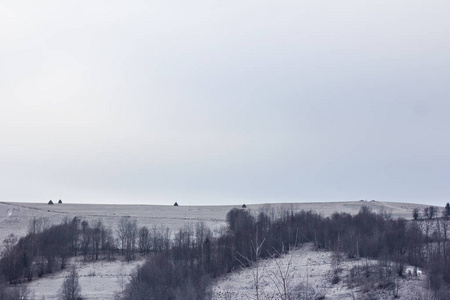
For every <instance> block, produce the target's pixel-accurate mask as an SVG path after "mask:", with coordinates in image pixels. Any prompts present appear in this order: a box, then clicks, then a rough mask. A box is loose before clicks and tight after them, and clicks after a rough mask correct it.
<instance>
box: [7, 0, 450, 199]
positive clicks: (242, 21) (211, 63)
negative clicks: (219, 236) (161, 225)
mask: <svg viewBox="0 0 450 300" xmlns="http://www.w3.org/2000/svg"><path fill="white" fill-rule="evenodd" d="M449 14H450V3H449V2H448V1H440V0H437V1H433V2H432V3H430V2H429V1H428V2H427V1H376V2H375V1H369V2H361V1H356V0H346V1H331V0H323V1H244V2H242V1H225V2H224V1H188V2H186V1H138V0H133V1H127V2H123V1H62V2H61V1H44V2H42V1H41V2H36V1H8V0H7V1H2V3H1V4H0V66H1V68H0V99H1V100H0V101H1V109H0V140H1V144H0V145H1V146H0V182H2V184H1V186H2V188H1V191H2V192H1V195H0V198H1V200H3V201H32V202H34V201H47V200H48V199H56V198H59V197H62V198H63V199H66V201H70V202H98V203H100V202H107V203H148V204H164V203H167V204H171V203H173V202H174V201H178V202H179V203H180V204H229V203H242V202H246V203H256V202H282V201H331V200H334V201H338V200H358V199H376V200H380V201H382V200H386V201H406V202H421V203H430V204H435V205H444V203H445V202H447V201H448V198H449V192H450V188H449V185H448V179H449V177H450V142H449V139H448V137H447V136H448V132H449V129H450V120H449V117H448V116H449V115H450V101H449V99H448V96H449V95H450V93H449V92H450V86H449V84H448V82H449V79H450V57H449V56H448V53H450V40H449V39H448V36H450V20H449V19H448V15H449Z"/></svg>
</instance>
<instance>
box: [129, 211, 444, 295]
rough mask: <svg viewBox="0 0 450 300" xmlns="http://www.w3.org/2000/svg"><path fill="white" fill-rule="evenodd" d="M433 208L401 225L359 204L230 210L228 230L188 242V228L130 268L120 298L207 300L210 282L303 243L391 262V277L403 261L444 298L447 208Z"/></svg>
mask: <svg viewBox="0 0 450 300" xmlns="http://www.w3.org/2000/svg"><path fill="white" fill-rule="evenodd" d="M447 207H448V205H447ZM432 210H433V211H436V213H435V214H433V216H432V217H427V218H426V219H420V220H419V219H417V220H412V221H411V220H410V221H408V220H405V219H401V218H399V219H393V218H392V217H391V215H390V213H388V212H386V211H382V212H378V213H375V212H372V211H371V210H370V209H369V208H368V207H366V206H363V207H362V208H361V209H360V211H359V213H358V214H356V215H350V214H348V213H334V214H333V215H331V216H329V217H323V216H322V215H320V214H318V213H316V212H313V211H300V212H294V211H292V210H290V211H289V210H286V211H285V212H284V213H283V214H282V215H281V216H280V217H279V218H276V219H274V218H272V217H270V216H269V214H267V213H265V212H260V213H259V214H257V215H253V214H252V213H251V212H250V211H249V210H247V209H237V208H235V209H232V210H231V211H229V212H228V214H227V216H226V220H227V224H228V230H227V231H226V232H224V233H223V234H221V235H220V236H212V235H211V234H210V231H209V230H208V229H206V230H205V231H204V232H206V233H207V234H206V235H202V234H199V233H197V232H202V231H197V230H196V231H195V238H192V237H193V232H194V231H192V228H187V229H186V228H185V229H180V231H179V232H178V233H177V235H176V236H175V239H174V242H173V244H172V247H171V249H170V250H168V251H164V252H161V253H160V254H159V255H158V256H155V257H154V258H153V259H149V260H148V262H147V263H145V264H144V265H143V266H142V267H141V268H140V269H138V270H137V271H136V273H135V274H134V275H133V276H132V279H131V282H130V283H129V284H128V287H127V289H126V290H125V293H124V295H123V299H127V300H140V299H181V298H182V299H208V298H209V297H210V292H209V290H208V283H209V282H210V279H211V278H214V277H216V276H219V275H220V274H224V273H227V272H232V271H233V270H235V269H238V268H241V267H242V266H250V265H251V264H252V262H256V261H257V260H258V259H264V258H274V257H276V256H278V255H280V254H286V253H288V252H289V251H290V250H291V249H293V248H295V247H297V246H298V245H300V244H302V243H305V242H310V243H314V245H315V246H316V248H317V249H325V250H329V251H334V252H335V253H340V254H342V253H345V254H346V255H347V256H348V257H349V258H362V257H366V258H373V259H378V260H380V261H392V262H395V263H396V264H397V266H398V267H397V269H396V272H397V275H398V276H405V265H406V264H409V265H412V266H415V267H417V268H423V269H425V270H426V271H427V274H428V280H429V281H428V283H429V288H430V289H431V290H432V291H434V292H435V296H436V299H448V297H449V295H450V293H449V289H450V251H449V250H450V249H449V245H448V235H449V233H450V232H449V224H450V210H448V209H446V210H444V213H443V214H442V216H438V214H437V211H438V210H437V209H435V208H433V209H432ZM426 211H428V212H429V211H430V208H427V209H425V212H426ZM428 216H430V214H428ZM429 224H433V225H429ZM208 233H209V234H208ZM200 236H205V238H204V239H202V238H199V237H200ZM177 295H183V297H178V296H177Z"/></svg>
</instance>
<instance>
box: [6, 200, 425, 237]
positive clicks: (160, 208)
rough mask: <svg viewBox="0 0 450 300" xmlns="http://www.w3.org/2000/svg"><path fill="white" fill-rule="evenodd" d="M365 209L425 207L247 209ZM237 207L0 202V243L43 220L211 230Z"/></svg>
mask: <svg viewBox="0 0 450 300" xmlns="http://www.w3.org/2000/svg"><path fill="white" fill-rule="evenodd" d="M363 205H366V206H368V207H370V208H371V209H372V210H373V211H376V212H378V211H380V210H385V211H387V212H390V213H391V214H392V216H393V217H394V218H397V217H402V218H407V219H410V218H411V217H412V211H413V209H414V208H415V207H418V208H419V209H423V207H425V206H426V205H420V204H410V203H394V202H378V201H348V202H324V203H288V204H286V203H284V204H283V203H277V204H251V205H247V209H250V210H252V211H254V212H258V211H265V212H266V213H268V214H269V215H270V214H273V215H274V216H275V217H276V216H277V215H278V214H280V213H281V212H283V211H286V210H294V211H300V210H302V209H303V210H313V211H316V212H319V213H321V214H323V215H324V216H329V215H331V214H332V213H334V212H347V213H351V214H356V213H358V211H359V209H360V208H361V206H363ZM234 207H238V208H240V207H241V206H240V205H225V206H182V205H180V206H177V207H174V206H170V205H107V204H72V203H63V204H57V203H55V204H53V205H48V204H47V203H12V202H0V241H3V240H4V238H5V237H6V236H8V235H9V234H10V233H14V234H15V235H17V236H18V237H21V236H24V235H25V234H26V233H27V229H28V224H29V221H30V220H31V219H32V218H33V217H35V218H45V219H46V220H48V223H49V225H51V224H59V223H61V222H62V221H63V220H64V219H69V220H70V219H72V218H73V217H75V216H79V217H81V218H83V219H86V220H88V221H93V220H97V219H100V220H102V222H103V223H104V224H105V225H106V227H111V228H112V229H115V227H116V226H117V224H118V222H119V220H120V218H121V217H124V216H126V217H130V218H135V219H136V220H137V221H138V225H139V226H144V225H145V226H147V227H149V228H151V227H153V226H154V225H156V226H158V227H159V226H164V227H169V228H170V229H172V230H177V229H179V228H181V227H183V226H185V225H187V224H195V223H196V222H198V221H202V222H204V223H205V225H207V226H208V227H209V228H210V229H211V230H218V229H220V228H221V227H223V226H225V217H226V214H227V212H228V211H230V209H232V208H234Z"/></svg>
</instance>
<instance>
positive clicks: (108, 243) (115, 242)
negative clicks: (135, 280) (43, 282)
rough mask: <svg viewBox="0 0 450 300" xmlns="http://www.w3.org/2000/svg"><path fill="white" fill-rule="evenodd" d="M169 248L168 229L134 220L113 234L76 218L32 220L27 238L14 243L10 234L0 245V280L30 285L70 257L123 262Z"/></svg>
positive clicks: (98, 223)
mask: <svg viewBox="0 0 450 300" xmlns="http://www.w3.org/2000/svg"><path fill="white" fill-rule="evenodd" d="M169 247H170V230H169V229H168V228H162V227H161V228H157V227H153V228H152V229H148V228H147V227H141V228H138V225H137V222H136V220H132V219H130V218H126V217H124V218H122V219H120V221H119V224H118V225H117V228H116V230H115V232H114V231H113V230H112V229H110V228H107V227H106V226H104V224H103V223H102V221H101V220H95V221H93V222H92V223H91V224H89V222H88V221H86V220H81V219H80V218H78V217H75V218H73V219H72V220H70V221H69V220H67V221H65V222H63V223H62V224H59V225H54V226H48V222H46V221H45V219H32V220H31V221H30V224H29V228H28V234H27V235H26V236H25V237H22V238H20V239H18V238H17V237H16V236H15V235H14V234H11V235H9V236H8V237H7V238H6V239H5V240H4V241H3V252H2V258H1V259H0V276H3V277H4V278H5V279H6V280H8V281H9V282H10V283H16V282H21V281H24V280H25V281H26V280H28V281H31V280H32V278H33V277H34V276H38V277H40V276H42V275H43V274H46V273H53V272H54V271H57V270H60V269H64V268H65V267H66V265H67V260H68V258H70V257H71V256H76V255H83V256H84V257H85V259H86V260H98V259H100V258H106V259H114V258H115V256H116V255H117V254H121V255H123V256H124V257H125V259H126V260H127V261H130V260H133V259H135V256H136V253H137V251H138V249H139V250H140V251H141V252H142V253H147V254H148V253H150V252H152V253H157V252H160V251H164V250H168V249H169Z"/></svg>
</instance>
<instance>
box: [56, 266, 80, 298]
mask: <svg viewBox="0 0 450 300" xmlns="http://www.w3.org/2000/svg"><path fill="white" fill-rule="evenodd" d="M78 278H79V275H78V272H77V269H76V268H75V266H72V268H71V269H70V272H69V276H68V277H67V278H66V279H65V280H64V282H63V285H62V287H61V290H60V293H59V296H60V297H59V298H60V299H61V300H80V299H82V297H81V286H80V283H79V282H78Z"/></svg>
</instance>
